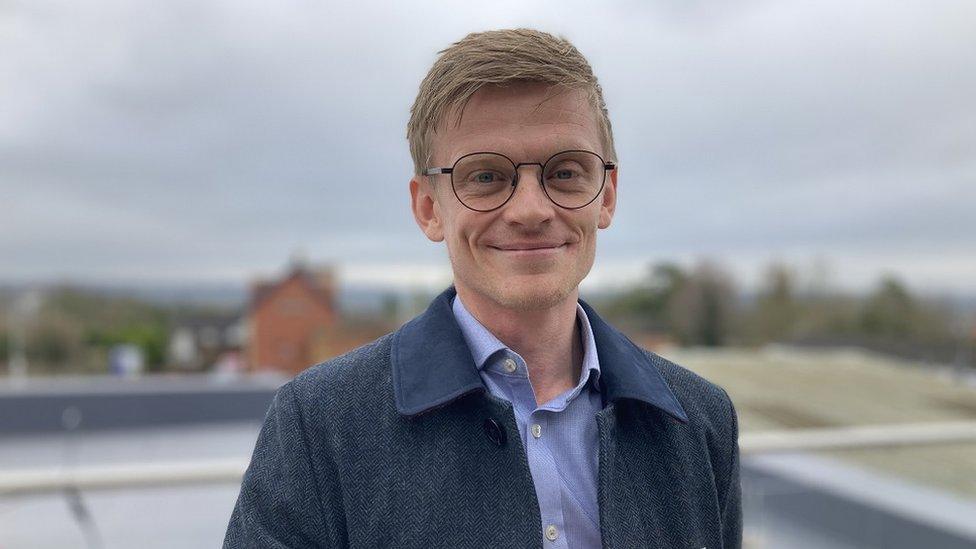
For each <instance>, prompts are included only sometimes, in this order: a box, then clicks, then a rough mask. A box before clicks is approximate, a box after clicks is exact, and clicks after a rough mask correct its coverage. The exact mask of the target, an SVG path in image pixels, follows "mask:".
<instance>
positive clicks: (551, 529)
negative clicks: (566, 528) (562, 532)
mask: <svg viewBox="0 0 976 549" xmlns="http://www.w3.org/2000/svg"><path fill="white" fill-rule="evenodd" d="M558 537H559V530H556V525H555V524H550V525H549V526H546V539H547V540H549V541H556V538H558Z"/></svg>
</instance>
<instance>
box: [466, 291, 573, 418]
mask: <svg viewBox="0 0 976 549" xmlns="http://www.w3.org/2000/svg"><path fill="white" fill-rule="evenodd" d="M457 292H458V297H459V298H460V299H461V302H462V303H464V307H465V308H466V309H467V310H468V312H470V313H471V315H472V316H473V317H475V318H476V319H477V320H478V322H480V323H481V324H482V325H484V327H485V328H487V329H488V331H489V332H491V333H492V334H493V335H494V336H495V337H497V338H498V339H499V341H501V342H502V343H504V344H505V346H506V347H508V348H510V349H512V350H513V351H515V352H516V353H518V354H519V355H520V356H521V357H522V358H524V359H525V362H526V365H527V366H528V370H529V381H530V382H531V383H532V388H533V389H534V390H535V396H536V402H537V403H538V404H540V405H541V404H543V403H545V402H548V401H549V400H551V399H552V398H553V397H555V396H557V395H559V394H560V393H562V392H563V391H565V390H567V389H571V388H573V387H575V386H576V384H577V382H578V381H579V377H580V369H581V368H582V364H583V346H582V343H581V341H580V331H579V330H580V328H579V326H578V322H577V314H576V307H577V305H576V302H577V300H578V299H579V291H578V290H574V291H573V292H572V293H571V294H570V295H569V296H567V297H566V299H564V300H563V301H560V302H558V303H556V304H554V305H552V306H551V307H547V308H542V309H531V310H512V309H508V308H505V307H502V306H500V305H499V304H497V303H495V302H494V301H491V300H490V299H487V298H485V297H484V296H482V295H480V294H478V293H477V292H472V291H468V290H467V289H466V288H463V287H460V286H459V287H457Z"/></svg>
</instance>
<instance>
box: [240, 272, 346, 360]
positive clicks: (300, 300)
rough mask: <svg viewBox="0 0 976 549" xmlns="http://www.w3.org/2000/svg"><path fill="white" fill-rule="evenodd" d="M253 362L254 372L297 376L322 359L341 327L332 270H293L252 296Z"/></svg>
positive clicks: (255, 290)
mask: <svg viewBox="0 0 976 549" xmlns="http://www.w3.org/2000/svg"><path fill="white" fill-rule="evenodd" d="M249 316H250V318H249V331H250V337H249V338H248V349H247V358H248V365H249V368H250V369H251V371H269V370H271V371H277V372H281V373H286V374H289V375H294V374H297V373H298V372H301V371H302V370H304V369H305V368H308V367H309V366H311V365H312V364H315V363H316V362H318V361H320V360H322V359H323V358H324V357H321V356H319V355H320V354H321V348H322V347H323V342H325V341H329V340H331V339H333V338H334V334H331V333H330V332H332V331H334V329H335V328H336V325H337V322H338V312H337V310H336V300H335V287H334V278H333V276H332V272H331V270H328V269H319V270H312V269H309V268H307V267H305V266H303V265H301V264H297V263H296V264H295V265H293V266H292V268H291V271H290V272H289V273H288V274H287V275H286V276H285V277H284V278H282V279H281V280H278V281H273V282H259V283H256V284H255V285H254V286H253V288H252V291H251V306H250V315H249Z"/></svg>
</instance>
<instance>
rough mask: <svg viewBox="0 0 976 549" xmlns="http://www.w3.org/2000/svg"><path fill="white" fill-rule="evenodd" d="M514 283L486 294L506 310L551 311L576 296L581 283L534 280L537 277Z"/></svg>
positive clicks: (505, 284)
mask: <svg viewBox="0 0 976 549" xmlns="http://www.w3.org/2000/svg"><path fill="white" fill-rule="evenodd" d="M520 278H525V280H518V281H515V282H514V283H511V282H509V281H503V282H502V283H500V284H492V285H491V286H494V287H492V288H490V289H488V288H486V289H487V290H488V291H487V292H484V293H486V294H487V295H488V297H489V298H490V299H491V300H492V301H494V302H496V303H497V304H498V305H500V306H502V307H504V308H505V309H510V310H513V311H535V310H540V309H549V308H552V307H555V306H556V305H559V304H560V303H563V302H564V301H565V300H566V299H568V298H570V297H572V296H574V292H575V291H576V289H577V287H578V286H579V283H578V282H577V283H574V282H573V281H570V280H532V279H534V278H537V277H520Z"/></svg>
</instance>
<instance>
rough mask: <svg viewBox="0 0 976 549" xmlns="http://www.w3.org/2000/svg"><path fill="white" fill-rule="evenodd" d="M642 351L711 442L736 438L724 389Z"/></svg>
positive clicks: (733, 415) (732, 410) (735, 425)
mask: <svg viewBox="0 0 976 549" xmlns="http://www.w3.org/2000/svg"><path fill="white" fill-rule="evenodd" d="M641 351H642V352H643V353H644V354H645V356H647V358H648V360H649V361H650V362H651V364H652V365H653V366H654V367H655V368H657V370H658V371H659V372H660V373H661V375H662V376H663V377H664V379H665V381H667V383H668V386H669V387H670V388H671V391H672V392H673V393H674V396H675V398H677V399H678V402H679V403H680V404H681V407H682V408H684V410H685V413H686V414H687V415H688V420H689V423H691V424H692V426H693V427H697V428H699V429H701V430H702V431H704V432H705V433H706V434H707V435H709V438H712V437H715V438H731V439H732V440H735V438H737V436H738V420H737V417H736V412H735V407H734V405H733V404H732V399H731V398H730V397H729V394H728V393H727V392H726V391H725V389H723V388H722V387H721V386H719V385H717V384H715V383H713V382H711V381H709V380H707V379H705V378H703V377H701V376H700V375H698V374H696V373H695V372H693V371H691V370H689V369H687V368H685V367H683V366H681V365H679V364H677V363H675V362H672V361H671V360H668V359H666V358H664V357H662V356H661V355H658V354H656V353H653V352H651V351H648V350H647V349H643V348H641Z"/></svg>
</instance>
